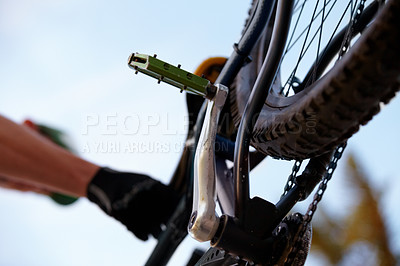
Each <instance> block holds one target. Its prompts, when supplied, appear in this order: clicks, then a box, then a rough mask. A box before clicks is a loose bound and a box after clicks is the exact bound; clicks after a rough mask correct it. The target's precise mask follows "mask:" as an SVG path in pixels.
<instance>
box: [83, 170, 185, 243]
mask: <svg viewBox="0 0 400 266" xmlns="http://www.w3.org/2000/svg"><path fill="white" fill-rule="evenodd" d="M87 196H88V199H89V200H90V201H92V202H94V203H96V204H97V205H99V206H100V208H101V209H102V210H103V211H105V212H106V213H107V214H108V215H110V216H112V217H114V218H115V219H117V220H118V221H120V222H121V223H123V224H124V225H125V226H126V227H127V228H128V230H130V231H132V232H133V233H134V234H135V236H136V237H138V238H139V239H141V240H147V239H148V235H149V234H152V235H153V236H154V237H156V238H157V237H158V235H159V234H160V232H161V231H162V230H161V224H165V223H166V222H167V221H168V219H169V217H170V216H171V215H172V213H173V211H174V210H175V207H176V205H177V203H178V200H179V197H178V195H177V193H176V192H175V191H174V190H173V189H172V188H170V187H168V186H166V185H164V184H162V183H160V182H159V181H156V180H154V179H152V178H150V177H148V176H146V175H140V174H133V173H122V172H118V171H114V170H112V169H109V168H100V170H99V171H98V172H97V173H96V175H95V176H94V178H93V179H92V181H91V182H90V184H89V186H88V189H87Z"/></svg>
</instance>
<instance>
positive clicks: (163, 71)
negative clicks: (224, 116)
mask: <svg viewBox="0 0 400 266" xmlns="http://www.w3.org/2000/svg"><path fill="white" fill-rule="evenodd" d="M128 65H129V67H130V68H133V69H134V70H135V73H138V72H141V73H143V74H146V75H148V76H150V77H152V78H155V79H157V81H158V83H161V81H162V82H165V83H168V84H170V85H172V86H175V87H177V88H179V89H180V90H181V92H182V91H187V92H189V93H192V94H196V95H200V96H203V97H205V98H208V99H211V98H212V97H213V96H214V95H215V92H216V87H215V86H214V85H213V84H212V83H211V82H210V81H209V80H207V79H205V78H203V77H199V76H197V75H195V74H193V73H191V72H188V71H186V70H183V69H181V66H180V65H178V66H174V65H171V64H169V63H167V62H164V61H162V60H160V59H158V58H156V55H154V56H150V55H146V54H139V53H133V54H132V55H131V56H130V57H129V59H128Z"/></svg>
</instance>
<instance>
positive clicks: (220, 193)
mask: <svg viewBox="0 0 400 266" xmlns="http://www.w3.org/2000/svg"><path fill="white" fill-rule="evenodd" d="M256 5H257V7H256V8H255V11H254V13H253V15H252V21H251V23H250V24H249V26H248V27H247V29H246V30H245V33H244V35H243V36H242V38H241V40H240V41H239V43H238V44H235V45H234V51H233V53H232V55H231V57H230V58H229V59H228V61H227V63H226V64H225V66H224V68H223V70H222V71H221V74H220V75H219V77H218V79H217V81H216V82H215V84H221V85H229V84H231V83H232V81H233V79H234V77H235V76H236V75H237V73H238V71H239V70H240V68H241V67H242V66H243V65H244V64H245V63H246V62H247V61H248V60H250V59H249V53H250V51H251V49H252V47H253V46H254V44H255V43H256V41H257V40H258V38H259V37H260V34H261V32H262V31H263V30H264V28H265V27H266V26H267V25H268V23H269V20H270V19H271V17H272V14H273V11H274V9H276V15H275V21H274V31H273V34H272V38H271V42H270V45H269V48H268V53H267V55H266V58H265V59H264V63H263V66H262V69H261V71H260V74H259V75H258V77H257V80H256V82H255V85H254V87H253V90H252V92H251V95H250V97H249V99H248V101H247V105H246V108H245V111H244V113H243V116H242V119H241V122H240V126H239V129H238V133H237V137H236V142H235V143H234V144H233V143H231V142H229V141H228V140H226V139H223V138H221V137H219V138H218V137H217V138H216V139H214V138H215V136H214V137H212V138H211V139H212V143H211V144H210V143H209V142H207V141H205V140H204V138H205V137H204V134H203V133H202V134H203V136H201V135H200V133H201V131H202V130H204V129H205V128H208V129H210V124H214V130H215V127H216V121H215V118H216V116H214V117H212V116H210V115H208V116H206V105H205V104H203V107H202V108H201V110H200V112H199V115H198V119H197V122H196V126H195V131H194V134H193V138H192V141H193V142H194V144H193V142H191V144H190V145H189V147H190V149H191V152H190V155H189V158H190V159H189V162H192V163H191V165H190V166H189V167H188V169H189V170H188V171H187V176H190V181H189V182H188V186H189V187H191V186H192V184H193V178H197V176H198V172H199V170H198V169H194V167H193V160H194V161H198V160H199V157H205V156H208V157H209V160H211V161H212V162H213V163H210V161H209V162H207V164H204V163H203V164H201V165H200V167H203V168H205V169H207V171H208V173H207V176H206V177H204V179H203V182H204V181H207V185H205V186H197V185H196V186H195V192H194V194H195V202H194V205H193V206H194V212H193V213H192V214H191V218H190V223H189V226H188V228H189V231H190V232H191V234H192V235H193V236H194V237H195V238H196V239H198V240H200V241H209V240H211V245H212V246H213V247H217V248H221V249H223V250H229V252H230V253H232V254H237V255H240V256H241V257H244V258H245V259H248V260H250V261H256V262H262V261H265V260H266V258H267V257H268V256H269V255H270V254H269V253H268V250H270V249H271V247H272V244H273V239H272V238H271V237H269V238H265V237H264V238H263V236H265V235H270V234H271V233H272V230H273V229H274V228H275V227H276V226H278V224H279V223H280V222H281V221H282V219H283V218H284V217H285V216H286V215H287V213H288V212H289V211H290V210H291V209H292V207H293V206H294V205H295V204H296V203H297V202H298V201H300V200H303V199H305V198H306V197H307V196H308V195H309V194H310V193H311V191H312V190H313V189H314V187H315V186H316V185H317V184H318V182H319V181H320V180H321V177H322V175H323V174H324V171H325V169H326V165H327V164H328V163H329V160H330V158H331V156H332V154H331V153H328V154H325V155H323V156H320V157H316V158H314V159H311V160H310V162H309V163H308V165H307V167H306V169H305V171H304V172H305V173H307V170H308V169H311V168H313V167H314V168H313V169H315V165H319V167H316V169H317V172H316V173H313V174H309V175H308V176H306V177H304V178H303V179H299V180H298V181H299V182H297V183H296V184H295V185H294V186H293V187H292V188H291V189H290V190H289V191H288V193H286V194H285V195H284V196H283V197H282V198H281V199H280V200H279V202H277V203H276V204H272V203H269V202H267V201H265V200H263V199H260V198H257V197H255V198H250V191H249V172H250V170H251V169H252V166H254V164H257V163H258V162H259V161H261V160H262V159H263V158H264V157H263V156H260V155H256V156H253V155H254V154H250V153H249V146H250V137H251V133H252V132H253V126H254V124H255V123H254V122H255V121H256V120H257V117H258V115H259V113H260V111H261V108H262V106H263V104H264V102H265V99H266V98H267V96H268V93H269V91H270V90H265V88H272V83H273V81H274V79H275V76H276V73H278V68H279V66H280V63H281V58H282V54H283V52H284V47H285V43H286V39H287V35H288V31H289V26H290V20H291V13H292V10H293V5H294V1H293V0H290V1H282V0H280V1H267V0H260V1H258V2H257V4H256ZM345 31H346V29H344V30H343V31H342V32H341V33H340V34H339V36H338V38H337V39H338V40H339V41H340V40H341V39H342V38H343V36H344V32H345ZM339 41H334V42H333V44H332V45H331V46H330V47H328V49H327V51H328V52H326V51H325V50H324V51H323V53H327V56H326V57H321V59H322V58H324V60H326V62H328V61H329V60H330V59H329V58H330V57H331V55H332V54H333V53H332V51H331V50H336V51H337V49H338V48H336V47H338V43H339ZM329 49H331V50H329ZM317 63H318V64H319V62H317ZM323 65H325V63H324V64H323ZM305 82H307V78H306V79H305ZM214 100H215V99H214ZM211 108H212V106H211ZM208 113H211V110H208ZM211 120H212V121H213V122H211ZM206 133H207V132H206ZM199 139H200V141H199ZM206 139H207V140H209V139H210V137H206ZM215 143H217V144H218V146H223V147H229V148H227V149H225V151H224V152H222V154H219V156H217V157H215V158H214V156H215V151H214V149H211V148H210V147H213V146H214V145H215ZM233 145H234V148H233V147H232V146H233ZM196 147H197V149H198V150H202V149H204V148H205V147H206V148H207V150H208V152H205V153H203V154H201V153H200V152H196V155H195V153H194V150H195V148H196ZM233 150H234V154H232V151H233ZM252 157H253V158H254V157H255V160H254V161H255V162H253V158H252ZM225 159H230V160H232V159H233V162H234V166H233V172H232V169H229V168H228V167H227V165H226V163H225ZM214 161H215V165H214ZM197 167H199V166H197ZM214 167H215V168H216V170H214ZM193 171H197V172H193ZM197 182H199V181H198V180H197V179H196V180H194V183H197ZM215 186H216V194H217V197H218V202H219V205H220V207H221V210H222V212H223V215H222V216H221V217H215V216H214V213H215V202H214V200H215V199H214V198H215V197H214V193H213V191H214V190H215ZM197 189H199V191H198V190H197ZM189 190H190V191H189V192H188V194H187V195H186V197H185V198H184V199H183V200H182V202H181V205H180V207H179V208H178V210H177V212H176V215H175V217H173V218H172V219H171V224H174V226H173V227H175V228H176V224H177V223H178V224H180V226H181V229H182V224H181V221H182V218H181V219H179V218H177V217H186V218H187V217H188V212H187V208H186V207H188V206H190V204H189V203H188V202H190V201H191V197H192V194H191V189H189ZM199 195H200V196H201V198H202V200H204V202H203V203H202V204H203V205H205V206H206V211H205V212H204V213H200V212H199V209H200V207H199V205H197V204H198V202H197V200H198V198H199ZM204 198H205V199H204ZM249 213H252V214H254V213H257V214H259V215H257V217H252V216H251V215H249ZM179 214H184V215H179ZM206 216H207V217H211V219H208V218H207V219H205V217H206ZM253 216H254V215H253ZM176 221H178V222H176ZM194 227H195V228H196V230H198V231H196V230H193V228H194ZM198 228H200V229H198ZM249 231H252V234H250V233H249ZM254 232H255V233H254ZM164 235H165V236H164V237H161V240H160V241H159V244H158V246H157V248H156V249H155V251H154V252H153V255H152V257H151V258H150V259H149V261H148V263H147V265H162V264H166V262H167V261H168V258H169V257H168V256H170V255H172V253H171V250H173V249H174V247H176V246H177V245H179V243H180V241H181V240H182V239H183V238H184V236H183V235H186V234H184V233H182V232H181V236H180V237H178V238H174V240H175V242H174V244H173V245H171V241H168V240H170V239H171V236H173V235H174V232H173V231H168V230H167V233H165V234H164ZM160 257H161V258H162V259H160ZM165 258H166V259H165Z"/></svg>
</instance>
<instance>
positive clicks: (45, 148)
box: [0, 116, 179, 240]
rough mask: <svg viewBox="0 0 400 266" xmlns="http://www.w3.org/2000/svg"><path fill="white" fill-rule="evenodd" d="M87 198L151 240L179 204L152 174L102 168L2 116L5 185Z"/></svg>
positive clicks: (0, 175) (0, 173)
mask: <svg viewBox="0 0 400 266" xmlns="http://www.w3.org/2000/svg"><path fill="white" fill-rule="evenodd" d="M4 178H6V179H10V180H13V181H14V183H8V187H12V188H16V189H20V190H27V189H32V190H33V191H36V189H39V190H40V191H47V190H48V191H52V192H61V193H65V194H67V195H74V196H85V197H87V198H88V199H89V200H90V201H92V202H94V203H96V204H97V205H98V206H99V207H100V208H101V209H102V210H103V211H104V212H106V213H107V214H108V215H110V216H112V217H114V218H115V219H117V220H119V221H120V222H121V223H123V224H124V225H125V226H126V227H127V228H128V230H130V231H132V232H133V233H134V234H135V235H136V236H137V237H138V238H140V239H142V240H146V239H147V238H148V235H149V234H152V235H154V236H155V237H157V236H158V234H159V233H160V232H161V227H160V225H161V224H165V223H166V222H167V221H168V219H169V217H170V216H171V214H172V213H173V211H174V209H175V206H176V204H177V202H178V200H179V197H178V195H177V193H176V192H175V191H174V190H173V189H172V188H171V187H169V186H166V185H164V184H162V183H160V182H159V181H156V180H154V179H152V178H150V177H149V176H147V175H142V174H135V173H124V172H119V171H115V170H112V169H110V168H106V167H99V166H97V165H95V164H93V163H90V162H88V161H85V160H83V159H81V158H79V157H77V156H75V155H73V154H72V153H70V152H68V151H66V150H64V149H62V148H61V147H59V146H57V145H56V144H54V143H52V142H51V141H50V140H48V139H47V138H45V137H43V136H41V135H40V134H39V133H37V132H35V131H33V130H31V129H29V128H27V127H24V126H22V125H18V124H16V123H14V122H12V121H10V120H8V119H6V118H5V117H3V116H0V181H1V182H0V185H1V183H2V182H3V186H4V185H6V186H7V180H6V179H4Z"/></svg>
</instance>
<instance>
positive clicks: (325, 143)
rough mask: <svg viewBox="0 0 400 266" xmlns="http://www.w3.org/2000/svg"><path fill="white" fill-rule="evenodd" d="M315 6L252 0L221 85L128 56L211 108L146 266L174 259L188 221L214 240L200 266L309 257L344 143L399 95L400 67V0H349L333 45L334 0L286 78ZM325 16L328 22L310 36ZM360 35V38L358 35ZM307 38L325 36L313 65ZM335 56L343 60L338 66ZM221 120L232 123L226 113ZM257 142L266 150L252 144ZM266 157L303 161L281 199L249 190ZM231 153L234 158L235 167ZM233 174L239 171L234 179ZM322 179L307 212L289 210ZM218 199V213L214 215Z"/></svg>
mask: <svg viewBox="0 0 400 266" xmlns="http://www.w3.org/2000/svg"><path fill="white" fill-rule="evenodd" d="M306 2H307V1H304V2H303V3H302V4H300V2H299V1H296V3H295V1H262V0H259V1H253V3H252V9H251V12H250V16H249V20H248V22H247V23H246V26H245V30H244V33H243V37H242V39H241V40H240V41H239V42H238V44H235V45H234V51H233V53H232V55H231V57H230V58H229V59H228V61H227V62H224V61H221V59H218V60H219V61H218V62H217V61H214V62H213V64H214V67H215V66H217V67H221V66H222V65H224V67H223V68H222V70H221V73H220V75H219V76H218V78H217V79H216V81H215V82H210V81H209V80H207V79H204V78H201V77H198V76H196V75H193V74H191V73H189V72H186V71H184V70H182V69H180V66H177V67H175V66H172V65H171V64H168V63H166V62H163V61H161V60H158V59H157V58H156V57H155V56H154V57H152V56H147V55H142V54H137V53H135V54H132V56H131V57H130V59H129V61H128V64H129V65H130V66H131V67H132V68H133V69H134V70H136V71H137V72H143V73H145V74H148V75H150V76H152V77H154V78H156V79H158V81H159V82H161V81H163V82H167V83H170V84H172V85H174V86H176V87H178V88H180V89H181V90H187V91H189V92H192V93H195V94H198V95H201V96H204V97H205V98H207V99H208V107H207V111H206V110H205V109H206V105H205V104H203V105H202V107H201V108H200V109H199V108H195V107H191V108H192V110H194V112H198V115H196V118H197V119H196V124H195V125H194V126H193V127H191V129H190V132H189V135H188V140H187V142H186V146H185V150H184V152H183V155H182V159H181V162H180V164H179V166H178V168H177V170H176V173H175V175H174V177H173V179H172V181H171V184H172V185H173V186H174V187H175V188H176V189H177V190H178V191H181V193H182V195H183V196H182V200H181V202H180V205H179V206H178V208H177V211H176V212H175V214H174V216H173V217H172V218H171V220H170V222H169V224H168V226H167V229H166V230H165V232H164V233H163V235H161V237H160V239H159V243H158V245H157V247H156V249H155V250H154V252H153V255H152V256H151V257H150V258H149V261H148V263H147V265H163V264H166V263H167V261H168V258H169V257H170V256H171V255H172V253H173V251H174V250H175V248H176V247H177V245H179V243H180V242H181V241H182V240H183V238H184V237H185V236H186V234H187V232H186V226H187V223H188V221H189V225H188V229H189V232H190V234H191V235H192V236H193V237H194V238H196V239H198V240H200V241H210V242H211V245H212V246H213V247H212V248H211V249H210V250H209V251H208V252H207V253H206V254H205V255H204V256H203V257H202V258H201V259H200V260H199V262H198V263H197V264H196V265H251V264H262V265H264V264H268V265H269V264H280V265H292V264H295V265H299V264H303V263H304V261H305V258H306V255H307V250H308V249H309V244H310V237H311V236H310V234H311V228H310V222H311V220H312V218H313V215H314V213H315V210H316V208H317V204H318V203H319V201H320V200H321V199H322V196H323V194H324V192H325V190H326V186H327V183H328V182H329V180H330V179H331V177H332V175H333V172H334V170H335V168H336V165H337V162H338V160H339V159H340V157H341V156H342V154H343V151H344V148H345V146H346V144H345V143H346V140H347V139H348V138H349V137H351V136H352V135H353V134H354V133H355V132H356V131H357V130H358V128H359V126H360V125H361V124H365V123H367V122H368V121H369V120H371V119H372V117H373V116H374V115H375V114H376V113H377V112H379V107H380V103H381V102H383V103H388V101H389V100H390V99H391V98H393V97H394V96H395V93H396V91H397V90H398V89H399V73H400V60H396V59H398V58H399V50H400V49H399V47H398V45H397V44H398V43H400V42H399V40H400V32H399V28H400V21H399V18H398V16H396V14H399V12H400V11H399V9H400V3H399V2H398V1H397V2H396V1H394V0H389V1H386V2H385V1H371V3H369V4H368V5H366V1H360V2H359V1H355V3H354V1H349V3H348V5H347V7H345V10H344V11H345V12H344V13H346V12H347V10H349V12H350V14H351V15H350V19H349V22H348V23H344V24H345V26H344V27H343V29H341V30H340V31H339V30H338V28H339V24H340V23H341V21H342V18H343V16H344V15H343V16H342V18H341V20H340V21H339V23H338V27H335V28H334V30H333V34H331V35H330V36H329V37H328V39H327V40H326V41H327V42H326V46H325V47H324V44H322V45H321V43H322V39H323V34H322V30H323V29H324V28H325V27H327V26H325V25H324V23H325V20H326V19H327V17H328V15H329V14H331V12H333V11H332V10H333V8H334V6H335V4H336V2H337V1H333V0H330V1H329V0H328V1H327V0H325V1H324V3H323V7H321V8H319V4H318V3H319V1H318V2H317V4H316V5H315V7H314V8H313V12H312V18H311V22H310V25H308V26H306V27H305V30H304V31H303V32H301V34H300V35H299V36H300V37H299V38H301V36H303V34H302V33H304V35H305V40H304V42H303V44H302V45H300V57H299V60H298V61H296V63H295V64H294V69H293V71H292V70H290V71H291V72H290V71H289V73H288V74H286V78H285V73H284V71H285V70H284V67H286V66H285V62H284V60H285V56H289V55H290V53H291V51H290V50H291V48H292V47H294V46H293V45H292V44H293V43H292V41H297V40H298V39H296V38H297V36H296V35H295V34H294V33H293V34H291V33H289V30H290V29H294V30H296V29H297V28H298V25H300V24H301V23H300V22H299V21H300V20H301V17H302V14H303V10H304V9H305V7H306V5H305V4H306ZM330 4H331V5H330ZM364 7H365V8H364ZM292 13H293V14H294V18H295V20H294V21H295V23H294V24H293V23H291V22H290V20H291V18H292ZM296 14H298V18H299V19H297V18H296ZM317 18H318V19H321V21H322V22H321V24H320V25H319V26H317V30H316V33H315V34H314V35H313V34H312V33H311V35H310V32H311V28H312V26H311V24H312V23H313V22H314V21H316V20H317ZM291 25H292V26H291ZM293 32H294V31H293ZM357 35H361V36H360V37H359V38H358V40H357V41H356V42H354V43H353V41H354V40H353V38H355V37H356V36H357ZM308 37H311V39H312V40H314V39H317V40H318V42H317V45H316V50H317V51H316V53H315V55H314V56H315V58H313V59H312V63H311V64H310V67H309V68H307V69H306V70H301V66H300V65H301V64H302V62H300V61H301V60H300V59H303V58H304V57H305V54H306V51H308V48H309V47H311V46H312V44H311V42H308ZM382 47H384V49H382ZM250 56H251V57H253V60H251V59H250ZM334 57H337V58H338V60H337V61H336V62H335V63H334V65H333V64H332V63H331V62H332V60H333V59H334ZM261 61H263V63H262V62H261ZM261 63H262V66H261ZM301 71H302V72H303V75H302V77H301V78H299V76H300V74H301V73H300V74H299V72H301ZM200 72H201V71H200ZM196 74H201V73H196ZM282 80H283V81H284V82H283V83H282V82H281V81H282ZM214 84H215V85H214ZM232 85H233V86H232ZM228 87H229V88H230V89H228ZM226 99H229V101H227V102H226ZM189 101H190V102H192V103H193V104H198V101H196V100H193V99H189ZM360 106H362V107H360ZM220 116H221V117H222V118H224V119H225V120H224V119H222V120H221V119H220V120H219V121H218V118H219V117H220ZM310 118H312V120H310ZM226 119H227V121H228V122H226ZM222 121H224V123H225V124H224V123H223V122H222ZM310 121H312V122H313V125H312V126H310ZM217 131H218V135H217ZM250 145H252V146H253V147H255V148H256V149H257V151H256V152H249V147H250ZM216 147H220V148H219V149H217V148H216ZM266 155H268V156H272V157H274V158H278V159H286V160H296V162H295V165H294V166H293V169H292V173H291V174H290V176H289V179H288V183H287V185H286V187H285V189H284V193H283V195H282V197H281V199H280V200H279V202H278V203H276V204H272V203H270V202H267V201H265V200H263V199H261V198H258V197H254V198H250V196H249V171H250V170H251V169H252V168H253V167H255V166H256V165H257V164H258V163H259V162H260V161H262V160H263V159H264V158H265V156H266ZM305 159H309V161H308V163H307V166H306V167H305V169H304V170H303V172H302V174H301V175H298V172H299V170H300V166H301V161H302V160H305ZM225 160H230V161H232V162H234V166H233V167H232V168H229V167H228V166H227V164H226V163H225ZM227 173H231V175H228V178H227ZM216 184H217V185H216ZM216 186H217V187H216ZM316 186H318V189H317V192H316V194H315V196H314V200H313V202H312V203H311V205H310V208H309V209H308V211H307V213H306V214H305V215H301V214H297V213H296V214H291V215H287V214H288V213H289V211H290V210H291V209H292V207H293V206H294V205H295V204H296V203H297V202H298V201H301V200H304V199H305V198H307V197H308V196H309V195H310V194H311V193H312V191H313V190H314V188H315V187H316ZM192 187H194V189H192ZM192 191H194V195H192ZM216 195H218V201H219V204H220V208H221V210H222V213H223V214H222V215H221V216H220V217H219V216H217V215H216V214H215V208H216V207H215V197H216ZM192 198H193V199H194V200H193V212H192V209H191V207H189V206H191V205H192V204H191V201H192Z"/></svg>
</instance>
